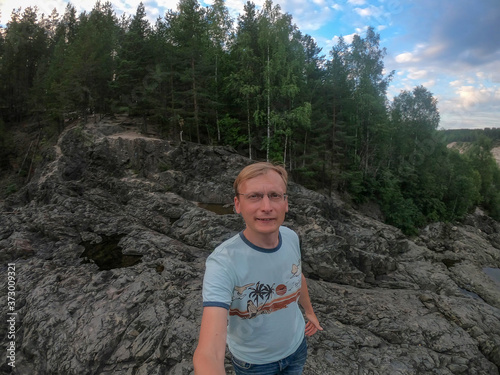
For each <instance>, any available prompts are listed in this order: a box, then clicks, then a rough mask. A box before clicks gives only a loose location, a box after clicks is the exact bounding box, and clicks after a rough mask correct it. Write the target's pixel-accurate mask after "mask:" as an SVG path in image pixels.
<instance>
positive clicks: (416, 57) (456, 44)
mask: <svg viewBox="0 0 500 375" xmlns="http://www.w3.org/2000/svg"><path fill="white" fill-rule="evenodd" d="M103 1H105V0H103ZM199 1H200V3H201V4H202V5H209V4H210V3H211V0H203V1H201V0H199ZM66 2H67V1H65V0H45V1H43V2H41V1H39V0H0V9H1V18H0V24H2V25H5V24H6V23H7V21H8V19H9V18H10V14H11V12H12V9H14V8H16V9H17V8H19V7H22V8H23V9H24V8H25V7H27V6H34V5H36V6H37V7H38V9H39V12H40V13H44V14H46V15H48V14H50V13H51V12H52V9H54V8H56V9H57V11H58V12H59V13H60V14H62V13H64V9H65V7H66ZM177 2H178V1H177V0H143V3H144V5H145V7H146V12H147V15H148V17H149V18H150V19H151V21H152V23H154V20H155V19H156V18H157V17H158V16H163V15H164V14H165V11H166V9H176V7H177ZM263 2H264V0H255V1H254V3H255V4H256V5H257V7H260V6H261V5H262V4H263ZM72 3H73V4H74V5H75V7H76V8H77V11H78V13H80V12H82V11H84V10H86V11H90V10H91V9H92V8H93V6H94V4H95V0H79V1H73V2H72ZM111 3H112V4H113V7H114V9H115V11H116V13H117V15H121V13H126V14H128V15H133V14H135V11H136V9H137V6H138V4H139V3H140V0H111ZM245 3H246V0H226V6H227V7H228V8H229V10H230V12H231V14H232V15H233V17H234V18H235V19H236V17H237V15H238V14H239V13H241V12H242V11H243V5H244V4H245ZM273 3H274V4H279V5H280V6H281V9H282V11H283V12H287V13H290V14H291V15H292V16H293V22H294V23H296V24H297V26H298V28H299V29H300V30H301V31H302V33H304V34H309V35H311V36H313V37H314V38H315V40H316V42H317V43H318V45H319V46H321V47H322V48H323V53H324V54H325V55H327V56H328V53H329V51H330V49H331V47H332V46H333V45H334V44H335V43H336V40H337V38H338V37H339V36H340V35H342V36H343V37H344V39H346V40H347V41H350V40H351V39H352V36H353V35H354V34H360V35H361V36H364V34H363V33H364V32H365V30H366V28H367V27H368V26H373V27H375V29H376V31H377V32H378V33H379V34H380V37H381V46H382V47H385V48H386V49H387V56H386V57H385V59H384V63H385V67H386V69H387V71H391V70H395V76H394V79H393V81H392V83H391V85H390V87H389V90H388V96H389V99H392V98H393V97H394V96H395V95H398V94H399V93H400V92H401V90H412V89H413V88H414V87H415V86H418V85H423V86H425V87H426V88H427V89H428V90H429V91H430V92H431V93H433V95H434V96H435V97H436V98H437V99H438V108H439V112H440V114H441V124H440V128H444V129H456V128H470V129H472V128H484V127H500V1H499V0H437V1H436V0H281V1H280V0H274V1H273Z"/></svg>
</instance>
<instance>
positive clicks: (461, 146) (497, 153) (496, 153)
mask: <svg viewBox="0 0 500 375" xmlns="http://www.w3.org/2000/svg"><path fill="white" fill-rule="evenodd" d="M497 142H499V141H497ZM470 145H471V142H456V141H454V142H451V143H448V146H447V147H448V148H455V149H458V150H459V151H460V153H464V152H465V151H467V149H468V148H469V147H470ZM491 153H492V154H493V157H494V158H495V160H496V162H497V164H498V166H499V167H500V145H499V146H496V147H494V148H493V149H492V150H491Z"/></svg>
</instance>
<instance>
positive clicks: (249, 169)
mask: <svg viewBox="0 0 500 375" xmlns="http://www.w3.org/2000/svg"><path fill="white" fill-rule="evenodd" d="M269 171H274V172H276V173H277V174H279V175H280V176H281V179H282V180H283V183H284V184H285V192H286V186H287V184H288V173H287V172H286V170H285V168H283V167H282V166H280V165H274V164H271V163H267V162H260V163H254V164H250V165H247V166H246V167H245V168H243V169H242V170H241V172H240V174H239V175H238V177H236V180H234V185H233V186H234V194H235V196H236V197H238V194H239V193H240V186H241V184H242V183H243V181H245V180H249V179H251V178H254V177H257V176H260V175H263V174H266V173H267V172H269Z"/></svg>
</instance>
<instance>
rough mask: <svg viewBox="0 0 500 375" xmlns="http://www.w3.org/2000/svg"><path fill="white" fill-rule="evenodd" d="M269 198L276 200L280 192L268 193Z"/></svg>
mask: <svg viewBox="0 0 500 375" xmlns="http://www.w3.org/2000/svg"><path fill="white" fill-rule="evenodd" d="M269 199H272V200H273V201H278V200H280V199H281V194H279V193H271V194H269Z"/></svg>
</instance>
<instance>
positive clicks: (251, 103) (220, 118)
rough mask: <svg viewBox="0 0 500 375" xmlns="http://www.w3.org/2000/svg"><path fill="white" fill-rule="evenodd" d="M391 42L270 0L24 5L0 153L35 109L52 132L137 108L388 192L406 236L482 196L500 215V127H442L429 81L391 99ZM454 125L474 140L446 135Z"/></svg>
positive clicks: (14, 40)
mask: <svg viewBox="0 0 500 375" xmlns="http://www.w3.org/2000/svg"><path fill="white" fill-rule="evenodd" d="M385 55H386V50H385V48H382V47H381V45H380V35H379V34H377V33H376V32H375V30H374V28H372V27H370V28H368V29H367V31H366V33H363V35H362V36H361V35H355V36H354V38H353V40H352V42H350V43H348V42H347V41H346V40H344V39H343V38H342V37H340V38H339V40H338V42H337V44H336V45H334V46H333V47H332V49H331V50H330V51H325V52H324V53H323V51H322V49H321V48H319V47H318V45H317V44H316V42H315V41H314V39H313V38H312V37H311V36H309V35H307V34H303V33H302V32H301V31H300V30H299V29H298V27H297V26H296V25H295V24H294V23H293V19H292V16H291V15H290V14H288V13H283V12H282V11H281V8H280V6H279V5H277V4H273V2H272V1H271V0H267V1H266V2H265V4H264V5H263V6H262V7H261V8H257V7H256V5H255V4H254V3H252V2H250V1H249V2H247V3H246V5H245V7H244V11H243V12H242V14H240V15H239V16H238V17H237V19H233V18H232V17H231V16H230V14H229V12H228V9H227V8H226V6H225V3H224V0H215V1H214V3H213V5H211V6H209V7H203V6H201V5H200V4H199V3H198V1H197V0H180V1H179V2H178V4H177V8H176V9H175V10H168V11H167V12H166V14H164V15H163V16H161V17H158V19H157V20H156V22H155V24H154V25H153V24H151V23H150V22H149V21H148V19H147V14H146V12H145V7H144V5H143V4H142V3H141V4H140V5H139V6H138V7H137V10H136V13H135V14H134V15H128V16H127V15H122V16H121V17H117V15H116V13H115V11H114V9H113V6H112V4H111V3H110V2H99V1H98V2H96V4H95V5H94V8H93V9H92V10H91V11H90V12H83V13H81V14H79V15H78V14H77V12H76V10H75V7H74V6H73V5H71V4H68V5H67V7H66V9H65V12H64V14H63V15H60V14H58V13H57V12H56V11H55V10H54V11H53V12H52V14H50V15H41V16H40V15H39V14H38V10H37V8H36V7H28V8H26V9H24V10H21V9H19V10H17V11H14V12H13V13H12V15H11V18H10V20H9V22H8V23H7V25H6V27H5V28H2V29H0V110H1V118H0V147H1V151H0V154H1V155H0V157H1V158H2V159H3V160H6V158H8V157H12V154H13V153H14V151H13V142H12V141H11V140H9V139H11V138H9V137H10V134H11V132H12V131H13V130H15V129H16V127H18V126H20V124H22V123H25V122H31V123H34V124H36V125H37V128H39V129H41V131H42V133H43V137H44V139H45V140H46V141H50V139H54V138H55V137H57V135H58V134H59V133H60V132H61V131H62V130H64V128H65V126H67V124H68V123H69V122H70V121H72V120H74V119H75V118H78V119H81V120H85V121H86V120H89V119H90V118H91V116H92V118H93V119H98V118H100V117H102V116H107V115H113V114H126V115H128V116H132V117H134V118H138V119H140V122H141V124H142V128H143V129H146V128H147V127H148V126H154V127H155V129H157V131H158V133H159V134H160V135H161V136H162V137H164V138H166V139H169V140H171V141H172V142H180V141H186V142H196V143H201V144H208V145H228V146H232V147H234V148H235V149H236V150H237V151H238V152H240V153H241V154H243V155H246V156H248V157H249V158H251V159H254V160H268V161H272V162H278V163H283V164H284V165H286V167H287V169H288V170H289V172H290V174H291V176H292V179H293V180H294V181H296V182H298V183H300V184H302V185H304V186H306V187H308V188H311V189H315V190H318V191H321V192H323V193H326V194H329V193H330V194H331V193H333V192H337V193H339V194H340V195H341V196H342V197H343V198H344V199H345V200H346V201H348V202H351V204H353V205H358V204H362V203H364V202H376V203H377V204H378V206H379V207H380V210H381V212H382V214H383V217H384V219H385V221H386V222H387V223H389V224H392V225H395V226H397V227H399V228H400V229H402V230H403V231H404V232H405V233H407V234H414V233H416V232H417V231H418V229H419V228H421V227H423V226H425V225H426V224H427V223H430V222H434V221H454V220H459V219H461V218H463V217H464V215H466V214H467V213H468V212H470V211H471V210H472V209H474V208H475V207H477V206H480V207H482V208H483V209H484V210H486V211H487V212H488V214H489V215H490V216H492V217H494V218H495V219H497V220H499V219H500V171H499V168H498V166H497V164H496V162H495V160H494V158H493V156H492V153H491V149H492V148H493V147H494V145H495V142H497V141H498V132H497V131H496V129H490V133H487V132H485V131H483V132H479V133H473V135H470V134H471V133H470V132H469V133H467V134H469V138H468V139H462V138H464V137H465V136H461V135H460V134H456V133H450V132H448V131H442V130H439V129H438V127H439V121H440V115H439V110H438V103H437V100H436V99H435V98H434V97H433V95H432V93H431V92H429V91H428V90H427V89H426V88H425V87H423V86H417V87H415V88H414V89H413V90H410V91H401V93H400V94H399V95H398V96H396V97H395V98H394V99H393V100H388V98H387V89H388V87H389V85H390V83H391V79H392V77H393V75H394V74H395V72H386V70H385V67H384V57H385ZM478 127H480V124H478ZM453 137H455V138H456V137H459V138H460V137H462V138H460V141H461V142H470V146H469V147H467V150H466V151H465V152H461V153H460V152H459V151H457V150H453V149H450V148H447V144H448V143H449V142H451V141H452V140H455V139H454V138H453ZM457 139H458V138H457ZM455 141H456V140H455ZM2 168H8V165H7V163H2Z"/></svg>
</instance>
